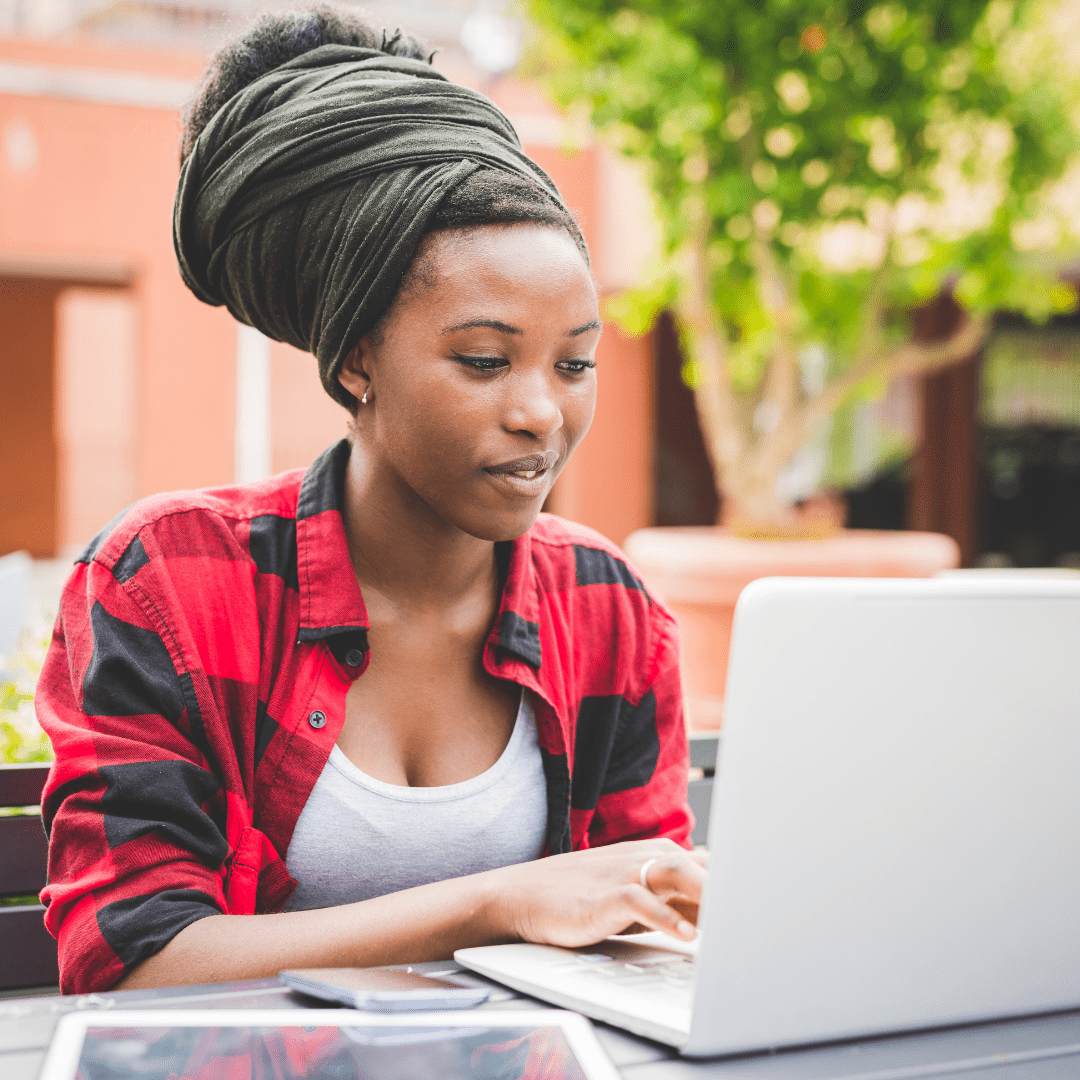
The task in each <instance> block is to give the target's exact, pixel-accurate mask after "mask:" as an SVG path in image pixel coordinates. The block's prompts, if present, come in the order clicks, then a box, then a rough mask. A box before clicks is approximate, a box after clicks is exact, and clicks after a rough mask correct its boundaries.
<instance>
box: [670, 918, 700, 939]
mask: <svg viewBox="0 0 1080 1080" xmlns="http://www.w3.org/2000/svg"><path fill="white" fill-rule="evenodd" d="M675 929H676V930H678V931H679V933H680V934H682V936H683V937H684V938H695V937H697V928H696V927H695V926H694V925H693V924H692V923H688V922H687V921H686V920H685V919H680V920H679V923H678V925H677V926H676V927H675Z"/></svg>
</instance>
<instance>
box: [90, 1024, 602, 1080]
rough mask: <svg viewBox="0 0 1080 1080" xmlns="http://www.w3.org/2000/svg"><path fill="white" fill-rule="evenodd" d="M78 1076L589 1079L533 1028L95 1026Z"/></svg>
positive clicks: (568, 1052) (542, 1030) (558, 1035)
mask: <svg viewBox="0 0 1080 1080" xmlns="http://www.w3.org/2000/svg"><path fill="white" fill-rule="evenodd" d="M77 1077H78V1080H249V1078H259V1080H417V1078H418V1077H420V1078H435V1077H438V1078H439V1080H458V1078H460V1080H531V1078H540V1077H542V1078H543V1080H586V1077H585V1073H584V1072H583V1071H582V1069H581V1066H580V1065H579V1064H578V1061H577V1059H576V1058H575V1056H574V1052H573V1050H572V1049H571V1047H570V1044H569V1043H568V1042H567V1040H566V1036H565V1035H564V1034H563V1032H562V1031H561V1030H560V1028H558V1027H555V1026H550V1027H535V1026H522V1027H520V1028H514V1027H480V1026H461V1027H454V1028H447V1027H430V1026H428V1027H422V1026H416V1027H407V1026H405V1027H403V1026H400V1025H396V1026H390V1025H386V1026H382V1025H378V1024H366V1025H364V1026H363V1027H348V1026H345V1025H341V1026H337V1025H320V1026H317V1027H299V1026H298V1027H288V1026H281V1027H277V1026H275V1027H182V1026H176V1027H149V1026H147V1027H115V1028H110V1027H94V1028H89V1029H88V1030H87V1031H86V1034H85V1037H84V1039H83V1043H82V1049H81V1052H80V1054H79V1066H78V1073H77Z"/></svg>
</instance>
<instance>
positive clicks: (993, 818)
mask: <svg viewBox="0 0 1080 1080" xmlns="http://www.w3.org/2000/svg"><path fill="white" fill-rule="evenodd" d="M709 848H710V880H709V885H708V887H707V891H706V895H705V899H704V904H703V920H704V922H703V925H704V931H705V932H704V934H703V955H702V957H701V964H700V970H699V973H698V983H697V990H696V1003H695V1012H694V1019H693V1026H692V1031H691V1039H690V1044H689V1045H688V1046H687V1047H686V1048H685V1052H688V1053H692V1054H694V1053H696V1054H703V1053H720V1052H730V1051H737V1050H742V1049H756V1048H761V1047H763V1046H770V1045H772V1046H777V1045H791V1044H797V1043H803V1042H816V1041H819V1040H825V1039H835V1038H844V1037H848V1036H857V1035H864V1034H871V1033H878V1032H887V1031H896V1030H908V1029H916V1028H921V1027H928V1026H934V1025H939V1024H948V1023H956V1022H963V1021H970V1020H979V1019H988V1018H992V1017H1000V1016H1009V1015H1017V1014H1023V1013H1034V1012H1041V1011H1048V1010H1053V1009H1060V1008H1066V1007H1069V1006H1076V1005H1078V1004H1080V932H1078V930H1077V927H1078V925H1080V923H1078V913H1080V585H1076V584H1073V583H1071V582H1061V581H1043V582H1031V583H1027V582H1023V583H1018V582H1016V581H1006V580H989V581H988V580H981V581H967V580H963V579H943V580H932V581H912V580H895V579H894V580H861V579H792V578H788V579H783V578H774V579H765V580H762V581H758V582H755V583H753V584H752V585H750V586H749V587H748V588H747V589H746V590H745V591H744V593H743V595H742V597H741V599H740V601H739V606H738V610H737V614H736V620H735V628H734V634H733V643H732V653H731V660H730V668H729V677H728V694H727V701H726V707H725V718H724V729H723V734H722V740H721V755H720V761H719V763H718V770H717V778H716V789H715V793H714V798H713V805H712V814H711V819H710V835H709Z"/></svg>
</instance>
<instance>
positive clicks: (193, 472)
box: [0, 41, 236, 495]
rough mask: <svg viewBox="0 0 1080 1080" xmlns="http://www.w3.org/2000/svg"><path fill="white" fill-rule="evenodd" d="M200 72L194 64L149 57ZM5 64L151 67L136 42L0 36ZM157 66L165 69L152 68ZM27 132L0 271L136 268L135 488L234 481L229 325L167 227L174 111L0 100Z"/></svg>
mask: <svg viewBox="0 0 1080 1080" xmlns="http://www.w3.org/2000/svg"><path fill="white" fill-rule="evenodd" d="M149 56H150V57H152V58H153V60H154V62H155V64H157V63H160V64H161V65H162V66H163V67H164V68H165V73H167V74H171V75H179V74H186V75H187V76H189V77H192V78H193V77H194V76H195V75H196V74H197V72H198V70H199V66H200V62H199V61H198V60H197V59H196V58H189V59H187V60H184V59H183V58H178V57H175V56H169V55H168V54H157V53H152V54H149ZM0 59H3V60H8V61H16V62H19V61H22V62H25V61H28V60H33V61H37V62H46V63H50V64H56V65H57V66H61V65H70V66H71V67H75V68H80V69H92V68H96V69H104V70H110V71H116V70H126V71H140V70H141V71H145V70H146V69H147V64H148V55H147V54H145V53H141V52H139V51H137V50H123V49H101V48H97V47H90V46H60V45H56V46H43V45H40V44H37V45H31V44H29V43H24V42H19V41H0ZM157 70H158V71H161V70H162V69H161V68H158V69H157ZM13 124H14V125H16V126H17V127H18V128H19V129H20V130H22V131H27V130H28V131H29V132H30V133H31V135H32V138H33V141H34V143H35V144H36V160H35V161H34V162H33V164H32V165H30V166H29V167H23V168H13V167H12V166H11V163H10V162H9V161H8V160H6V159H5V160H2V161H0V265H2V264H3V263H4V262H9V263H14V264H19V263H20V262H25V261H31V262H40V263H42V264H44V265H49V264H52V265H59V264H64V265H68V266H75V267H78V268H79V269H78V270H73V271H71V273H72V274H73V276H74V277H75V279H76V280H79V279H81V280H84V281H86V282H93V281H94V280H95V278H96V277H97V270H96V268H97V267H100V268H101V270H102V273H103V274H105V275H106V276H108V274H110V273H111V274H115V269H116V267H117V266H120V267H124V268H127V270H128V271H129V272H130V274H131V278H132V287H133V295H134V298H135V301H136V303H137V306H138V311H139V318H138V325H139V339H138V351H139V376H140V378H139V407H138V413H139V424H138V436H137V437H138V470H137V488H138V493H139V494H140V495H143V494H148V493H150V492H154V491H160V490H163V489H168V488H178V487H194V486H200V485H204V484H220V483H226V482H228V481H229V480H231V479H232V473H233V424H234V413H235V368H234V364H235V361H234V355H235V337H236V334H235V329H234V327H233V324H232V320H231V318H230V317H229V315H228V314H227V313H225V312H224V311H222V310H217V309H213V308H210V307H207V306H206V305H205V304H201V303H199V301H197V300H196V299H195V298H194V297H193V296H192V295H191V294H190V293H189V292H188V291H187V289H186V288H185V287H184V285H183V283H182V281H181V280H180V276H179V274H178V273H177V270H176V260H175V257H174V255H173V250H172V240H171V235H170V223H171V211H172V197H173V191H174V189H175V186H176V176H177V170H178V161H177V134H178V124H177V114H176V112H175V111H174V110H171V109H165V108H136V107H132V106H126V105H104V104H95V103H90V102H85V101H74V100H66V99H60V98H44V97H42V98H37V97H25V96H20V95H15V94H9V95H0V131H2V130H5V129H7V128H8V127H9V125H13Z"/></svg>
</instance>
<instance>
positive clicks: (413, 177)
mask: <svg viewBox="0 0 1080 1080" xmlns="http://www.w3.org/2000/svg"><path fill="white" fill-rule="evenodd" d="M480 168H495V169H501V170H503V171H506V172H510V173H515V174H517V175H519V176H523V177H526V178H527V179H529V180H532V181H534V182H538V183H540V184H541V185H542V186H543V187H544V188H545V189H546V191H547V192H548V193H549V194H550V195H551V198H552V199H553V200H554V202H555V203H556V204H557V205H558V206H560V207H561V206H562V205H563V204H562V200H561V199H560V197H559V193H558V190H557V189H556V187H555V185H554V183H553V182H552V181H551V179H550V177H548V175H547V174H546V173H545V172H544V171H543V170H542V169H541V168H540V167H539V166H538V165H536V164H535V163H534V162H532V161H530V160H529V158H527V157H526V156H525V154H524V153H523V152H522V149H521V143H520V141H519V140H518V137H517V134H516V133H515V131H514V129H513V127H512V126H511V125H510V121H509V120H507V118H506V117H505V116H504V115H503V114H502V113H501V112H500V111H499V110H498V109H497V108H496V107H495V105H494V104H492V102H490V101H489V100H488V99H487V98H485V97H483V96H482V95H480V94H478V93H476V92H475V91H472V90H469V89H467V88H466V87H463V86H458V85H456V84H454V83H451V82H448V81H447V80H446V79H445V78H444V77H443V76H442V75H440V74H439V73H438V72H437V71H435V70H434V69H432V68H431V67H430V66H429V65H428V64H425V63H424V62H423V61H419V60H412V59H408V58H404V57H396V56H390V55H387V54H386V53H383V52H380V51H378V50H375V49H366V48H357V47H353V46H345V45H323V46H321V47H320V48H317V49H313V50H312V51H310V52H307V53H304V54H303V55H301V56H299V57H297V58H296V59H294V60H291V61H289V62H288V63H286V64H282V65H281V66H280V67H277V68H275V69H274V70H273V71H270V72H268V73H267V74H265V75H263V76H262V77H260V78H258V79H256V80H255V81H253V82H251V83H250V84H249V85H247V86H246V87H245V88H244V89H243V90H241V91H240V92H239V93H237V94H236V95H234V96H233V97H232V98H230V99H229V100H228V101H227V102H226V103H225V104H224V105H223V106H222V107H221V108H220V109H219V110H218V111H217V112H216V113H215V114H214V116H213V117H212V119H211V120H210V122H209V123H208V124H207V126H206V127H205V128H204V130H203V131H202V132H201V134H200V135H199V137H198V139H196V141H195V145H194V147H193V149H192V151H191V153H190V154H189V155H188V157H187V160H186V161H185V162H184V165H183V168H182V169H181V172H180V184H179V187H178V189H177V193H176V205H175V207H174V211H173V243H174V246H175V248H176V255H177V258H178V260H179V262H180V272H181V274H182V275H183V277H184V281H185V282H186V283H187V285H188V287H189V288H190V289H191V290H192V292H194V293H195V295H196V296H197V297H198V298H199V299H200V300H203V301H205V302H206V303H208V304H214V305H217V306H220V305H222V304H224V305H225V306H226V307H227V308H228V309H229V311H230V312H231V313H232V314H233V315H234V316H235V317H236V318H237V319H239V320H241V321H242V322H245V323H248V324H249V325H251V326H254V327H256V328H257V329H258V330H261V331H262V332H263V333H264V334H266V335H267V336H268V337H271V338H274V339H275V340H277V341H285V342H288V343H289V344H290V345H295V346H296V347H297V348H300V349H304V350H306V351H308V352H311V353H314V354H315V357H316V358H317V360H318V362H319V374H320V376H321V378H322V382H323V386H324V387H325V388H326V390H327V392H328V393H329V394H330V395H331V396H332V397H334V398H335V399H336V400H337V401H339V402H341V403H342V404H343V405H347V406H348V405H352V404H353V397H352V395H351V394H349V393H348V392H347V391H346V390H345V389H344V387H342V386H341V384H340V383H339V382H338V381H337V373H338V371H339V370H340V368H341V364H342V362H343V361H344V359H345V357H346V355H347V354H348V352H349V350H350V349H351V348H352V347H353V346H354V345H355V344H356V343H357V342H358V341H359V340H360V338H361V337H363V336H364V334H365V333H367V332H368V331H369V330H370V329H371V328H372V327H373V326H374V324H375V323H376V321H377V320H378V319H379V317H380V316H381V315H382V314H383V313H384V312H385V311H386V309H387V308H388V306H389V305H390V302H391V301H392V300H393V298H394V296H395V295H396V293H397V290H398V288H399V286H400V285H401V281H402V278H403V276H404V275H405V272H406V271H407V270H408V267H409V264H410V263H411V262H412V260H413V257H414V256H415V254H416V250H417V247H418V246H419V243H420V240H421V239H422V237H423V235H424V233H425V232H426V231H427V225H428V222H429V221H430V219H431V217H432V215H433V214H434V212H435V210H436V209H437V208H438V205H439V203H440V202H441V201H442V199H443V197H444V196H445V195H446V194H447V193H448V192H450V191H451V190H453V188H455V187H456V186H457V185H458V184H460V183H461V182H462V181H463V180H464V179H465V178H466V177H468V176H469V175H471V174H472V173H473V172H475V171H476V170H477V169H480Z"/></svg>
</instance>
